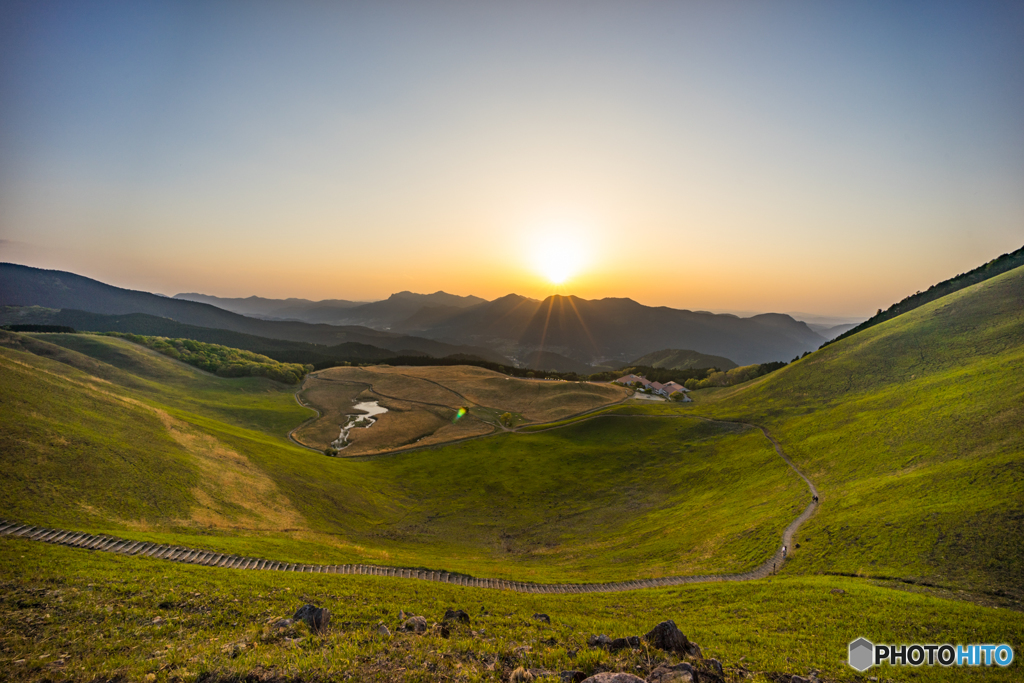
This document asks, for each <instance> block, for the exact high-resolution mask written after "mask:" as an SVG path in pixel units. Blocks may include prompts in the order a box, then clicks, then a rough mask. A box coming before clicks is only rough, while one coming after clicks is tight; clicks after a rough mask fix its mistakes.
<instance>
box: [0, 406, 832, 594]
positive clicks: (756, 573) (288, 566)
mask: <svg viewBox="0 0 1024 683" xmlns="http://www.w3.org/2000/svg"><path fill="white" fill-rule="evenodd" d="M296 400H298V397H296ZM400 400H404V399H400ZM597 417H598V416H594V417H587V418H584V419H585V420H591V419H596V418H597ZM608 417H626V418H646V419H657V418H670V419H671V418H690V419H698V420H704V421H707V422H718V423H727V424H742V425H746V426H748V427H754V428H756V429H760V430H761V432H762V433H763V434H764V436H765V438H767V439H768V440H769V441H770V442H771V443H772V446H774V447H775V452H776V453H778V454H779V457H781V458H782V459H783V460H784V461H785V462H786V464H787V465H789V467H790V468H791V469H792V470H793V471H794V472H796V474H797V475H799V476H800V478H801V479H803V480H804V482H806V483H807V487H808V489H809V490H810V493H811V495H812V496H816V495H818V491H817V489H816V488H815V487H814V484H813V483H811V480H810V479H808V478H807V477H806V476H805V475H804V473H803V472H801V471H800V470H799V469H798V468H797V467H796V465H794V464H793V461H792V460H790V458H789V456H788V455H786V453H785V451H783V449H782V446H781V445H780V444H779V442H778V441H776V440H775V437H773V436H772V435H771V434H770V433H769V432H768V430H767V429H765V428H764V427H761V426H759V425H755V424H750V423H748V422H733V421H729V420H715V419H712V418H707V417H699V416H696V415H614V416H608ZM552 429H557V427H553V428H552ZM542 431H548V430H542ZM531 433H536V432H531ZM469 438H480V437H469ZM465 440H468V439H463V441H465ZM411 450H414V449H411ZM817 509H818V503H814V502H811V503H810V504H808V506H807V507H806V508H805V509H804V511H803V512H802V513H801V514H800V516H799V517H797V518H796V519H795V520H793V521H792V522H791V523H790V525H789V526H788V527H786V530H785V531H784V532H783V533H782V543H781V544H780V545H779V546H778V549H777V550H776V551H775V554H774V555H772V556H771V557H769V558H768V559H766V560H765V561H764V562H762V563H761V564H760V565H758V566H757V567H755V568H753V569H751V570H750V571H748V572H744V573H742V574H705V575H700V576H666V577H662V578H658V579H640V580H637V581H617V582H611V583H583V584H579V583H559V584H540V583H527V582H521V581H506V580H504V579H482V578H476V577H473V576H468V575H466V574H453V573H449V572H439V571H431V570H425V569H406V568H402V567H387V566H379V565H368V564H342V565H336V564H335V565H309V564H293V563H288V562H275V561H272V560H265V559H261V558H254V557H240V556H237V555H224V554H222V553H215V552H212V551H208V550H198V549H195V548H184V547H180V546H170V545H160V544H156V543H143V542H141V541H130V540H126V539H122V538H117V537H114V536H106V535H99V536H94V535H92V534H87V533H83V532H75V531H64V530H60V529H45V528H40V527H35V526H30V525H27V524H18V523H17V522H8V521H4V520H0V536H9V537H15V538H24V539H30V540H35V541H44V542H47V543H58V544H61V545H67V546H72V547H76V548H87V549H90V550H104V551H108V552H117V553H122V554H125V555H139V556H147V557H154V558H158V559H163V560H172V561H175V562H185V563H188V564H198V565H204V566H210V567H225V568H230V569H261V570H267V571H290V572H304V573H316V574H363V575H369V576H389V577H395V578H403V579H419V580H422V581H437V582H440V583H449V584H455V585H459V586H468V587H472V588H496V589H502V590H513V591H517V592H520V593H559V594H569V593H608V592H616V591H628V590H639V589H643V588H662V587H665V586H679V585H683V584H689V583H707V582H711V581H751V580H754V579H762V578H765V577H767V576H769V575H771V574H773V573H775V572H776V571H777V570H778V569H780V568H781V567H782V565H783V564H784V563H785V561H786V558H785V555H784V554H783V547H791V546H792V543H793V536H794V535H795V534H796V531H797V529H799V528H800V525H802V524H803V523H804V522H805V521H807V519H809V518H810V516H811V515H813V514H814V512H815V511H816V510H817Z"/></svg>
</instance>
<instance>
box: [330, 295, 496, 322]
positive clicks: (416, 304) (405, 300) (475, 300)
mask: <svg viewBox="0 0 1024 683" xmlns="http://www.w3.org/2000/svg"><path fill="white" fill-rule="evenodd" d="M483 303H487V300H486V299H481V298H480V297H478V296H458V295H456V294H448V293H447V292H434V293H433V294H414V293H413V292H398V293H397V294H392V295H391V296H389V297H388V298H387V299H384V300H383V301H374V302H373V303H369V304H362V305H361V306H355V307H353V308H348V309H345V310H344V311H341V312H340V314H339V316H338V318H337V319H336V324H339V325H342V324H344V325H365V326H367V327H373V328H376V329H384V330H389V329H394V328H395V327H396V326H398V325H399V324H400V323H402V322H403V321H405V320H408V319H409V318H410V317H413V316H415V315H417V314H418V313H420V312H421V311H424V310H431V309H437V310H438V311H440V312H442V314H443V312H444V311H459V310H462V309H465V308H470V307H472V306H476V305H479V304H483ZM402 329H403V330H404V327H403V328H402Z"/></svg>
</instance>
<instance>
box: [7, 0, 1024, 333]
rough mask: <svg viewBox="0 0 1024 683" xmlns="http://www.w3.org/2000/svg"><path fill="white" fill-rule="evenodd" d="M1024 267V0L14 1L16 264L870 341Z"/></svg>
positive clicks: (150, 286) (228, 292)
mask: <svg viewBox="0 0 1024 683" xmlns="http://www.w3.org/2000/svg"><path fill="white" fill-rule="evenodd" d="M1022 245H1024V3H1021V2H1017V1H1012V2H979V1H976V0H975V1H971V2H962V3H944V2H934V1H933V2H891V1H885V2H882V1H879V2H872V1H870V0H867V1H858V2H781V1H779V2H772V1H765V2H761V1H757V2H755V1H753V0H751V1H747V2H730V1H725V2H644V1H643V0H640V1H630V2H601V1H598V0H589V1H586V2H557V1H544V2H531V1H529V0H526V1H522V0H517V1H516V2H481V1H474V2H469V1H467V2H430V1H426V0H422V1H421V0H417V1H415V2H389V1H386V0H384V1H381V2H360V3H355V2H352V3H347V2H296V1H293V2H286V3H281V2H259V1H251V0H249V1H246V2H227V1H224V2H174V3H163V2H147V3H138V2H126V3H113V2H89V1H81V0H76V1H73V2H58V1H52V2H20V1H17V0H5V1H4V2H3V3H2V4H0V261H8V262H14V263H22V264H25V265H31V266H37V267H44V268H56V269H61V270H69V271H73V272H76V273H79V274H81V275H85V276H88V277H93V278H96V279H98V280H102V281H104V282H107V283H110V284H114V285H118V286H121V287H129V288H132V289H143V290H147V291H155V292H161V293H165V294H175V293H178V292H200V293H205V294H213V295H218V296H231V297H234V296H249V295H259V296H265V297H274V298H284V297H303V298H309V299H325V298H340V299H352V300H365V301H368V300H375V299H381V298H385V297H387V296H388V295H389V294H390V293H392V292H397V291H401V290H412V291H416V292H433V291H437V290H444V291H448V292H452V293H456V294H462V295H469V294H474V295H477V296H482V297H485V298H488V299H491V298H496V297H498V296H502V295H505V294H508V293H511V292H515V293H518V294H523V295H527V296H534V297H543V296H547V295H548V294H552V293H560V294H575V295H578V296H582V297H584V298H588V299H595V298H604V297H629V298H632V299H635V300H637V301H639V302H641V303H644V304H647V305H663V306H671V307H674V308H687V309H693V310H712V311H745V312H764V311H785V312H789V311H800V312H807V313H816V314H821V315H830V316H851V317H857V316H861V317H864V316H867V315H870V314H872V313H873V312H874V311H875V310H876V309H878V308H886V307H888V305H889V304H891V303H893V302H895V301H898V300H900V299H902V298H903V297H904V296H907V295H909V294H912V293H914V292H915V291H917V290H923V289H926V288H927V287H928V286H930V285H931V284H934V283H935V282H938V281H941V280H943V279H946V278H948V277H951V276H953V275H956V274H958V273H961V272H964V271H966V270H969V269H971V268H973V267H975V266H977V265H980V264H982V263H984V262H986V261H988V260H990V259H992V258H995V257H996V256H998V255H1000V254H1002V253H1005V252H1008V251H1012V250H1014V249H1017V248H1019V247H1021V246H1022ZM556 280H557V281H558V282H556Z"/></svg>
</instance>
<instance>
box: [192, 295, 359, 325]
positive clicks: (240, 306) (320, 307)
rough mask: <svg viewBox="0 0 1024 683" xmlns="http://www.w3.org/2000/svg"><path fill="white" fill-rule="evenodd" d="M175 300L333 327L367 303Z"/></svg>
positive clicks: (212, 298) (211, 298)
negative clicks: (342, 316)
mask: <svg viewBox="0 0 1024 683" xmlns="http://www.w3.org/2000/svg"><path fill="white" fill-rule="evenodd" d="M174 298H175V299H184V300H185V301H198V302H200V303H204V304H210V305H211V306H216V307H217V308H223V309H224V310H225V311H231V312H232V313H238V314H239V315H245V316H249V317H251V318H264V319H266V320H301V321H302V322H307V323H328V324H330V323H332V322H334V320H335V319H337V317H338V316H339V315H340V314H341V312H342V311H344V310H345V309H348V308H352V307H354V306H362V305H363V304H364V303H366V302H364V301H346V300H345V299H325V300H323V301H310V300H309V299H294V298H293V299H265V298H263V297H260V296H250V297H246V298H244V299H240V298H239V299H228V298H224V297H219V296H210V295H208V294H197V293H195V292H190V293H187V294H175V295H174Z"/></svg>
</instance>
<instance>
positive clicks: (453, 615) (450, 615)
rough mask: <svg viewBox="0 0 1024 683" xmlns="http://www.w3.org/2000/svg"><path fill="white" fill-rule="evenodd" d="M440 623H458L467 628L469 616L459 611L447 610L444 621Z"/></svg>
mask: <svg viewBox="0 0 1024 683" xmlns="http://www.w3.org/2000/svg"><path fill="white" fill-rule="evenodd" d="M441 621H460V622H462V623H463V624H465V625H466V626H469V615H468V614H466V612H464V611H463V610H461V609H449V610H447V611H446V612H445V613H444V619H442V620H441Z"/></svg>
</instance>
